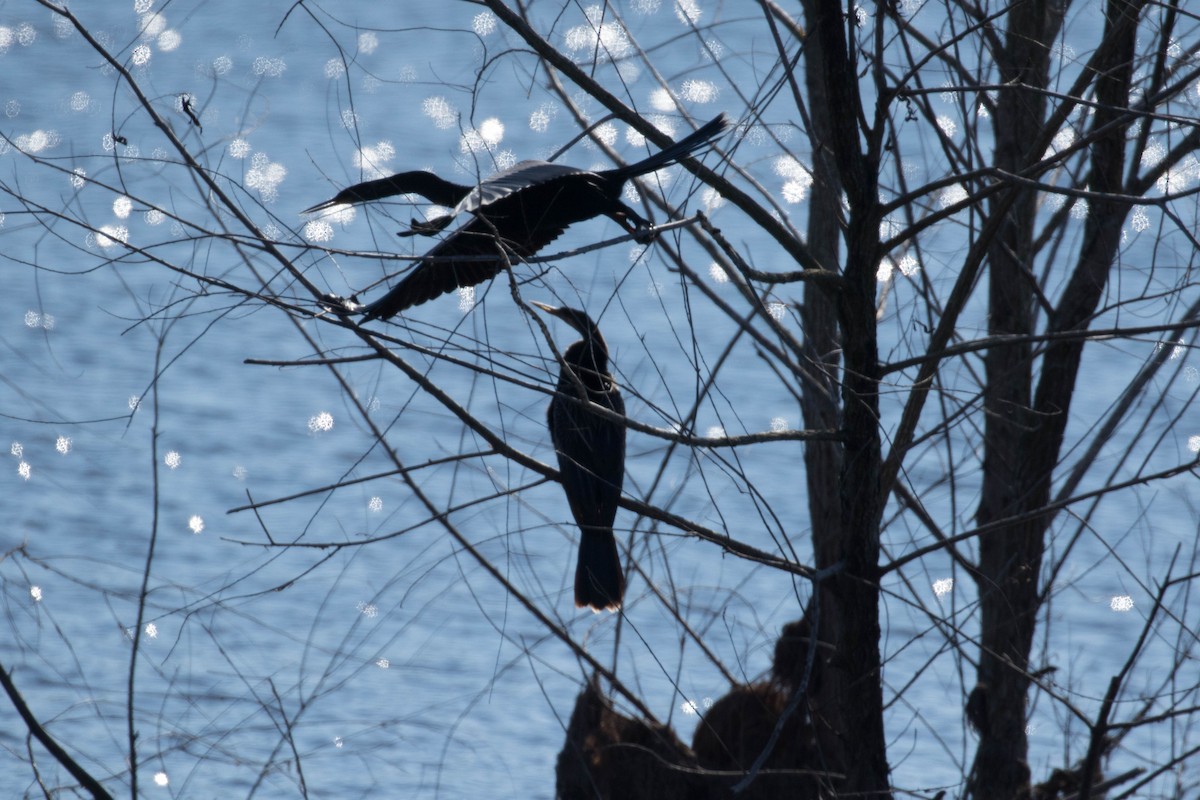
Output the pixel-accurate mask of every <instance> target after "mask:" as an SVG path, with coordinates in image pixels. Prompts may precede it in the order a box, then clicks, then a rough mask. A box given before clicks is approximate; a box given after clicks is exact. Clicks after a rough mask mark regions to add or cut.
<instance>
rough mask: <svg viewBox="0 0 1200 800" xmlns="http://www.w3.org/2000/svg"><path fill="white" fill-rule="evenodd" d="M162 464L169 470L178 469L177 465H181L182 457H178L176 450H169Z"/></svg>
mask: <svg viewBox="0 0 1200 800" xmlns="http://www.w3.org/2000/svg"><path fill="white" fill-rule="evenodd" d="M163 463H164V464H166V465H167V466H168V467H169V468H171V469H179V465H180V464H182V463H183V456H181V455H179V451H178V450H170V451H168V452H167V454H166V455H165V456H163Z"/></svg>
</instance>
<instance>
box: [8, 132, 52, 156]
mask: <svg viewBox="0 0 1200 800" xmlns="http://www.w3.org/2000/svg"><path fill="white" fill-rule="evenodd" d="M60 141H62V136H61V135H60V134H59V133H58V131H54V130H50V131H44V130H42V129H40V128H39V129H38V130H36V131H34V132H33V133H27V134H23V135H21V136H18V137H16V139H14V140H13V143H14V144H15V145H16V146H17V149H18V150H21V151H22V152H25V153H40V152H42V151H43V150H49V149H50V148H52V147H54V146H55V145H57V144H58V143H59V142H60Z"/></svg>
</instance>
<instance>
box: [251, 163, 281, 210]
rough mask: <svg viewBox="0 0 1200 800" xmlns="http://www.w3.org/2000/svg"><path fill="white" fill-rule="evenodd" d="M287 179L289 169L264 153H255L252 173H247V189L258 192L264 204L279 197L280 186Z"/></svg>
mask: <svg viewBox="0 0 1200 800" xmlns="http://www.w3.org/2000/svg"><path fill="white" fill-rule="evenodd" d="M286 177H287V167H285V166H283V165H282V164H280V163H279V162H277V161H272V160H271V158H270V157H269V156H268V155H267V154H266V153H263V152H258V153H255V154H254V156H253V157H252V158H251V159H250V171H249V172H247V173H246V188H247V189H253V190H255V191H257V192H258V194H259V196H260V197H261V198H262V200H263V202H264V203H269V202H271V201H273V200H275V199H276V198H277V197H278V196H279V184H281V183H283V179H284V178H286Z"/></svg>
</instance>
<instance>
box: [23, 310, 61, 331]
mask: <svg viewBox="0 0 1200 800" xmlns="http://www.w3.org/2000/svg"><path fill="white" fill-rule="evenodd" d="M25 327H26V328H42V329H43V330H47V331H52V330H54V315H53V314H39V313H38V312H37V311H34V310H33V309H30V310H29V311H26V312H25Z"/></svg>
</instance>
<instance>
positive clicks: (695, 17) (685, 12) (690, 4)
mask: <svg viewBox="0 0 1200 800" xmlns="http://www.w3.org/2000/svg"><path fill="white" fill-rule="evenodd" d="M701 13H702V12H701V11H700V5H699V4H698V3H697V2H696V0H675V16H676V17H679V21H680V22H682V23H683V24H684V25H687V26H689V27H690V26H692V25H695V24H697V23H698V22H700V15H701Z"/></svg>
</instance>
